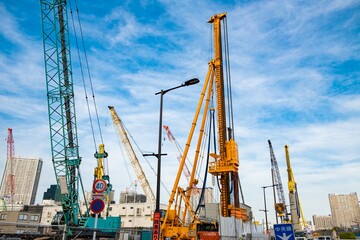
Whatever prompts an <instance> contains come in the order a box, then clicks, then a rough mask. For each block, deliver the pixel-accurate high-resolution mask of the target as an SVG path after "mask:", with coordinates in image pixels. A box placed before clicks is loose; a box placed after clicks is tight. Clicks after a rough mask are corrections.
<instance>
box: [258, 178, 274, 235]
mask: <svg viewBox="0 0 360 240" xmlns="http://www.w3.org/2000/svg"><path fill="white" fill-rule="evenodd" d="M275 186H277V184H273V185H270V186H263V187H262V189H263V193H264V207H265V209H264V210H260V211H264V212H265V224H266V234H268V233H269V225H268V218H267V212H268V210H267V209H266V195H265V188H269V187H275Z"/></svg>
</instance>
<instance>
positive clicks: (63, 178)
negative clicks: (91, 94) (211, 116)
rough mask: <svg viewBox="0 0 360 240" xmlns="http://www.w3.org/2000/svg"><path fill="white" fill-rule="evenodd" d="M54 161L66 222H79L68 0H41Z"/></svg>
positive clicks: (77, 152) (76, 148)
mask: <svg viewBox="0 0 360 240" xmlns="http://www.w3.org/2000/svg"><path fill="white" fill-rule="evenodd" d="M40 4H41V18H42V33H43V47H44V59H45V75H46V87H47V99H48V114H49V126H50V139H51V154H52V162H53V166H54V170H55V176H56V181H57V184H58V186H59V187H60V193H61V194H60V199H61V203H62V208H63V213H64V218H65V223H66V224H69V223H72V224H75V225H78V224H79V218H80V211H79V186H80V187H81V189H82V192H84V189H83V186H82V182H81V176H80V172H79V166H80V162H81V158H80V156H79V147H78V136H77V128H76V116H75V103H74V101H75V100H74V90H73V78H72V69H71V56H70V44H69V42H70V41H69V33H68V17H67V8H66V1H65V0H40Z"/></svg>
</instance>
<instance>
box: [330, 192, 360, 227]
mask: <svg viewBox="0 0 360 240" xmlns="http://www.w3.org/2000/svg"><path fill="white" fill-rule="evenodd" d="M329 202H330V209H331V215H332V222H333V225H334V226H335V227H344V228H350V227H351V226H352V225H356V224H357V223H359V221H360V206H359V200H358V196H357V194H356V193H350V194H329Z"/></svg>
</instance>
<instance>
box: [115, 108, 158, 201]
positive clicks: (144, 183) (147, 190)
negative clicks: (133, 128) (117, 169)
mask: <svg viewBox="0 0 360 240" xmlns="http://www.w3.org/2000/svg"><path fill="white" fill-rule="evenodd" d="M109 110H110V114H111V118H112V121H113V123H114V127H115V129H116V132H117V134H118V135H119V137H120V140H121V142H122V144H123V145H124V148H125V151H126V153H127V155H128V157H129V160H130V163H131V165H132V167H133V169H134V171H135V174H136V177H137V179H138V180H139V182H140V186H141V188H142V190H143V191H144V194H145V196H146V199H147V201H148V202H151V203H155V195H154V192H153V191H152V189H151V187H150V184H149V181H148V180H147V178H146V175H145V173H144V171H143V169H142V167H141V165H140V162H139V159H138V158H137V156H136V154H135V151H134V149H133V147H132V146H131V143H130V140H129V137H128V135H127V133H126V130H125V127H124V124H123V122H122V121H121V119H120V117H119V116H118V114H117V113H116V111H115V109H114V107H113V106H109Z"/></svg>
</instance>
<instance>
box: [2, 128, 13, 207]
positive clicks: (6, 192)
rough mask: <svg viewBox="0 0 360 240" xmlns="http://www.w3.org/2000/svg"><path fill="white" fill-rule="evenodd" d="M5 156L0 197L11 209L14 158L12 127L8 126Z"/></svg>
mask: <svg viewBox="0 0 360 240" xmlns="http://www.w3.org/2000/svg"><path fill="white" fill-rule="evenodd" d="M6 142H7V152H6V154H7V158H6V166H5V169H6V172H4V176H3V179H2V182H3V183H4V184H3V187H2V188H1V192H0V197H1V198H2V200H4V203H5V201H6V200H7V203H8V205H10V206H11V209H13V205H14V195H15V173H14V170H15V169H14V168H15V160H14V138H13V134H12V129H11V128H8V137H7V141H6Z"/></svg>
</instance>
